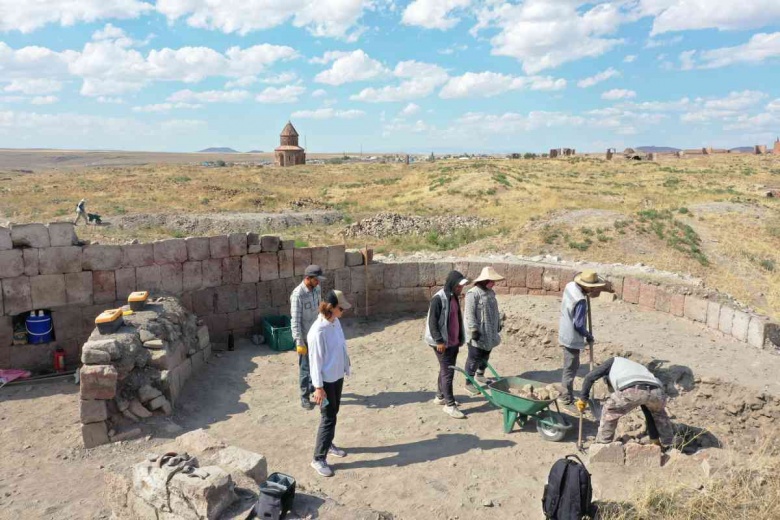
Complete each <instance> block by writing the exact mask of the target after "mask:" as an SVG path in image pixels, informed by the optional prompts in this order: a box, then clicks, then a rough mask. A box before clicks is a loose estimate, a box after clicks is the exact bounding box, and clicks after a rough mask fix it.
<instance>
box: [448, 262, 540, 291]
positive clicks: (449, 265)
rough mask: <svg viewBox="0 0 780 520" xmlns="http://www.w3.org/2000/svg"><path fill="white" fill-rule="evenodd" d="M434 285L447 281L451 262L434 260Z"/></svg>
mask: <svg viewBox="0 0 780 520" xmlns="http://www.w3.org/2000/svg"><path fill="white" fill-rule="evenodd" d="M434 265H435V285H441V286H443V285H444V282H446V281H447V275H448V274H450V271H452V269H453V265H452V262H436V263H435V264H434ZM541 283H542V280H541V274H540V275H539V284H540V285H539V287H541Z"/></svg>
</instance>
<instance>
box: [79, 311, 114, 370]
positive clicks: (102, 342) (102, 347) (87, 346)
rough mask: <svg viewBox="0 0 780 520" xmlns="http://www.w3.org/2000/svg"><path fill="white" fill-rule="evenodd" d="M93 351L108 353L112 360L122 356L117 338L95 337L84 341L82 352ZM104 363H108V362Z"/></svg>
mask: <svg viewBox="0 0 780 520" xmlns="http://www.w3.org/2000/svg"><path fill="white" fill-rule="evenodd" d="M93 319H94V318H93ZM92 351H96V352H103V353H105V354H108V359H110V360H111V361H117V360H119V359H120V358H121V357H122V350H121V348H120V347H119V343H117V341H116V339H114V338H110V337H109V338H106V339H93V340H90V341H87V342H86V343H84V347H83V348H82V354H83V353H87V352H92ZM104 364H106V365H107V364H108V363H104Z"/></svg>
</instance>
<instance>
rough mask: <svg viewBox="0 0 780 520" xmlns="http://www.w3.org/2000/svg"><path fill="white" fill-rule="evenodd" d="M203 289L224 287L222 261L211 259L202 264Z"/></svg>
mask: <svg viewBox="0 0 780 520" xmlns="http://www.w3.org/2000/svg"><path fill="white" fill-rule="evenodd" d="M201 271H202V275H203V287H218V286H220V285H222V259H221V258H210V259H208V260H204V261H203V262H202V263H201Z"/></svg>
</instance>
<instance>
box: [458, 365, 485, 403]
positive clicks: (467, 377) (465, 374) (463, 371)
mask: <svg viewBox="0 0 780 520" xmlns="http://www.w3.org/2000/svg"><path fill="white" fill-rule="evenodd" d="M450 368H451V369H452V370H455V371H456V372H460V373H461V374H463V375H464V376H466V379H468V381H469V383H471V384H472V385H474V387H475V388H476V389H477V390H479V392H480V393H481V394H482V395H484V396H485V399H487V400H488V401H489V402H491V403H493V398H492V397H491V395H490V394H489V393H488V392H487V390H485V388H487V385H481V384H479V382H478V381H477V380H476V379H474V378H473V377H471V376H470V375H469V374H468V372H466V371H465V370H463V369H462V368H460V367H458V366H455V365H450ZM494 373H495V371H494Z"/></svg>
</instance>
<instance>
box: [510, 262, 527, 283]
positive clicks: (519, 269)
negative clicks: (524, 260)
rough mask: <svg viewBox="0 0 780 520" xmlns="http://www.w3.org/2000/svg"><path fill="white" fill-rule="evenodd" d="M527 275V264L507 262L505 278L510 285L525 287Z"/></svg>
mask: <svg viewBox="0 0 780 520" xmlns="http://www.w3.org/2000/svg"><path fill="white" fill-rule="evenodd" d="M527 277H528V273H527V266H525V265H523V264H509V266H508V267H507V274H506V280H507V283H508V284H509V286H510V287H525V281H526V279H527Z"/></svg>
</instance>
